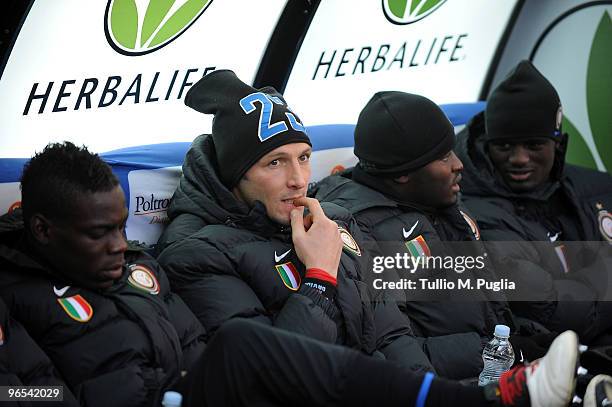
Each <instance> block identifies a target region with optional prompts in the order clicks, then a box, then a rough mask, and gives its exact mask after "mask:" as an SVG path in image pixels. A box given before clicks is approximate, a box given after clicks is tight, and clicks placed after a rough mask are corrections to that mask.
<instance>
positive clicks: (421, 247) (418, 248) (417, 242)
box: [405, 235, 431, 257]
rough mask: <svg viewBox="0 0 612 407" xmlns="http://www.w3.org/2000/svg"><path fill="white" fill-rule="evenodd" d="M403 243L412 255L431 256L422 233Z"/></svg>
mask: <svg viewBox="0 0 612 407" xmlns="http://www.w3.org/2000/svg"><path fill="white" fill-rule="evenodd" d="M405 244H406V248H407V249H408V251H409V252H410V255H411V256H412V257H429V256H431V250H429V246H427V242H426V241H425V238H424V237H423V235H418V236H417V237H415V238H414V239H412V240H410V241H408V242H406V243H405Z"/></svg>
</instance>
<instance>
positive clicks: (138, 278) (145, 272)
mask: <svg viewBox="0 0 612 407" xmlns="http://www.w3.org/2000/svg"><path fill="white" fill-rule="evenodd" d="M129 269H130V276H129V277H128V279H127V281H128V284H129V285H131V286H132V287H135V288H138V289H140V290H144V291H146V292H148V293H149V294H153V295H157V294H159V283H158V282H157V278H155V275H154V274H153V272H152V271H151V270H150V269H149V268H148V267H146V266H144V265H142V264H132V265H130V267H129Z"/></svg>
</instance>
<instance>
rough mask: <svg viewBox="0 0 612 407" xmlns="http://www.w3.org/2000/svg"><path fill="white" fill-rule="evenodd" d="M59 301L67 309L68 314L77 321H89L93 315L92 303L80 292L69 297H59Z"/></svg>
mask: <svg viewBox="0 0 612 407" xmlns="http://www.w3.org/2000/svg"><path fill="white" fill-rule="evenodd" d="M57 302H58V303H59V305H61V306H62V308H63V309H64V311H66V314H68V316H69V317H70V318H72V319H74V320H75V321H78V322H87V321H89V320H90V319H91V317H92V316H93V308H91V305H89V303H88V302H87V301H86V300H85V298H83V297H81V296H80V295H78V294H77V295H73V296H72V297H68V298H58V299H57Z"/></svg>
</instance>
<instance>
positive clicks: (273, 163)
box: [268, 160, 280, 167]
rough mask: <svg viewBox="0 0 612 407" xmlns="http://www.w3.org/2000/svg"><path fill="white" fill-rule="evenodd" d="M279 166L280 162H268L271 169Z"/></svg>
mask: <svg viewBox="0 0 612 407" xmlns="http://www.w3.org/2000/svg"><path fill="white" fill-rule="evenodd" d="M279 164H280V161H278V160H272V161H270V163H269V164H268V165H269V166H271V167H276V166H277V165H279Z"/></svg>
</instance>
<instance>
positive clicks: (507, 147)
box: [493, 143, 512, 151]
mask: <svg viewBox="0 0 612 407" xmlns="http://www.w3.org/2000/svg"><path fill="white" fill-rule="evenodd" d="M493 146H494V147H495V148H496V149H497V150H499V151H510V148H512V146H511V145H510V144H508V143H503V144H501V143H500V144H494V145H493Z"/></svg>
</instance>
